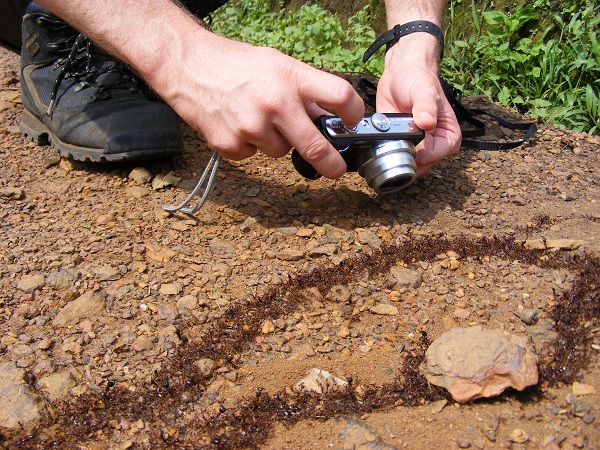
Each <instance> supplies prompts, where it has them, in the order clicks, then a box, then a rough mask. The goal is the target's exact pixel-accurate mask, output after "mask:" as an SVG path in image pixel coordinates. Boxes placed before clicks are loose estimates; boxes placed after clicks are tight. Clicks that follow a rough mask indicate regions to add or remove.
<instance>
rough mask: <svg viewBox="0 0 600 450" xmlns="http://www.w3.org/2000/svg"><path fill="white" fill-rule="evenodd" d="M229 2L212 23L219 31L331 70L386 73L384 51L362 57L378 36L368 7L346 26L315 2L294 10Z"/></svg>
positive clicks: (244, 0)
mask: <svg viewBox="0 0 600 450" xmlns="http://www.w3.org/2000/svg"><path fill="white" fill-rule="evenodd" d="M230 3H231V4H230V5H229V6H227V7H225V8H221V9H220V10H219V11H218V12H217V14H216V15H215V16H214V19H213V28H214V30H215V32H217V33H219V34H222V35H224V36H227V37H229V38H233V39H238V40H241V41H244V42H248V43H251V44H255V45H264V46H270V47H273V48H276V49H278V50H280V51H282V52H283V53H286V54H288V55H290V56H293V57H295V58H297V59H299V60H301V61H304V62H306V63H309V64H312V65H314V66H316V67H319V68H324V69H327V70H331V71H337V72H365V71H368V72H371V73H374V74H381V72H382V70H383V58H382V57H381V55H377V56H376V57H374V58H372V59H371V60H369V62H368V63H367V64H366V65H364V64H363V63H362V55H363V52H364V50H365V49H366V48H367V47H368V46H369V45H370V44H371V42H373V40H374V39H375V37H376V36H375V32H374V31H373V29H372V28H371V27H370V26H369V23H368V22H369V14H368V13H367V9H366V8H364V9H363V10H361V11H359V12H358V13H357V14H355V15H354V16H352V17H350V18H349V19H348V23H347V25H346V26H345V27H343V26H342V24H341V22H340V19H339V17H337V16H336V15H334V14H331V13H329V12H328V11H326V10H324V9H323V8H321V7H319V6H318V5H314V4H305V5H303V6H302V7H301V8H299V9H298V10H297V11H290V10H288V9H285V8H282V7H281V6H282V5H281V4H279V7H275V8H272V7H271V6H270V5H268V4H267V3H266V2H260V1H258V0H237V1H233V2H230Z"/></svg>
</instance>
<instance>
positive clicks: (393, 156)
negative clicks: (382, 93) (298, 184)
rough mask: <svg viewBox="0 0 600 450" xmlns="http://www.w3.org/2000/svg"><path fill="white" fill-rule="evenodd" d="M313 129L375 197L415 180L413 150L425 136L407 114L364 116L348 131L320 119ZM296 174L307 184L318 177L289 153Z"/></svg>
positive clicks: (338, 123) (333, 121)
mask: <svg viewBox="0 0 600 450" xmlns="http://www.w3.org/2000/svg"><path fill="white" fill-rule="evenodd" d="M315 125H316V126H317V128H318V129H319V131H320V132H321V133H322V134H323V136H325V137H326V138H327V140H328V141H329V142H331V144H332V145H333V146H334V147H335V148H336V149H337V150H338V151H339V152H340V155H342V157H343V158H344V161H346V165H347V166H348V172H358V173H359V175H361V176H362V177H364V178H365V179H366V180H367V183H368V185H369V186H370V187H371V189H373V190H374V191H375V192H377V193H378V194H387V193H390V192H395V191H398V190H400V189H403V188H405V187H406V186H408V185H409V184H410V183H412V182H413V181H414V179H415V178H416V175H415V169H416V167H417V166H416V164H415V159H414V157H415V155H416V151H415V146H416V145H417V144H418V143H419V142H421V140H422V139H423V137H424V136H425V133H424V132H423V130H421V129H420V128H419V127H417V126H416V125H415V122H414V120H413V118H412V115H410V114H400V113H389V114H382V113H373V114H366V115H365V116H364V117H363V119H362V120H361V121H360V123H359V124H358V125H356V126H355V127H354V128H348V127H347V126H346V125H344V123H343V122H342V119H340V118H339V117H336V116H325V115H324V116H321V117H319V118H318V119H317V120H315ZM292 162H293V164H294V167H295V168H296V170H297V171H298V173H299V174H300V175H302V176H304V177H305V178H308V179H310V180H316V179H317V178H319V177H320V176H321V175H320V174H319V173H318V172H317V171H316V170H315V169H314V167H312V166H311V165H310V164H309V163H308V162H306V160H304V159H303V158H302V156H300V154H299V153H298V152H297V151H296V150H294V151H293V152H292Z"/></svg>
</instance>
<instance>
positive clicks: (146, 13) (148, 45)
mask: <svg viewBox="0 0 600 450" xmlns="http://www.w3.org/2000/svg"><path fill="white" fill-rule="evenodd" d="M39 3H40V4H41V5H42V6H44V7H45V8H47V9H48V10H50V11H51V12H53V13H54V14H56V15H58V16H59V17H61V18H62V19H63V20H65V21H67V22H69V23H70V24H71V25H72V26H73V27H74V28H77V29H78V30H80V31H81V32H82V33H84V34H85V35H86V36H87V37H89V38H90V39H91V40H92V41H93V42H94V43H96V44H97V45H99V46H100V47H102V48H104V49H105V50H106V51H107V52H109V53H111V54H112V55H114V56H116V57H117V58H119V59H120V60H122V61H123V62H125V63H127V64H129V65H130V66H131V67H133V68H134V69H135V70H136V71H137V72H138V73H139V74H140V75H141V76H142V77H143V78H145V79H146V80H147V81H148V82H149V84H150V85H151V86H152V87H154V88H155V89H156V90H157V91H159V93H160V94H161V95H164V94H166V92H164V90H166V89H168V85H169V83H168V81H169V80H168V78H169V76H171V75H172V76H175V72H176V71H177V70H181V66H183V65H184V63H185V61H184V60H183V59H184V55H188V56H189V55H190V54H192V53H195V54H196V55H197V56H199V55H198V53H201V52H204V53H205V55H202V56H203V57H204V58H206V60H207V61H208V60H210V59H211V58H210V52H211V49H214V48H215V45H212V44H208V42H207V41H211V40H214V39H219V38H218V37H217V36H215V35H213V34H212V33H210V32H208V31H207V30H205V29H203V28H202V27H200V26H198V23H197V21H196V19H195V18H193V17H192V16H190V15H189V14H188V13H187V12H186V11H185V10H183V9H182V8H180V7H179V6H178V5H176V4H175V3H174V2H173V1H171V0H95V1H88V0H39ZM203 42H206V44H204V45H203ZM191 45H195V46H196V48H194V49H190V48H189V47H190V46H191ZM212 51H214V50H212ZM169 68H170V69H169ZM160 91H163V92H160Z"/></svg>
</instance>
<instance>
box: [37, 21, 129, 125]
mask: <svg viewBox="0 0 600 450" xmlns="http://www.w3.org/2000/svg"><path fill="white" fill-rule="evenodd" d="M38 23H39V24H40V25H41V26H49V27H52V28H54V29H60V28H64V29H67V30H68V29H69V26H68V25H66V24H65V23H64V22H62V21H61V20H59V19H55V18H53V17H51V16H40V17H39V18H38ZM75 33H76V32H75V31H74V32H73V33H72V36H69V37H67V38H63V39H59V40H58V41H55V42H50V43H48V47H49V50H50V51H52V52H54V53H57V54H58V55H59V58H58V59H57V60H56V62H55V63H54V68H58V67H60V71H59V72H58V75H57V77H56V80H55V81H54V86H53V88H52V91H51V93H50V103H49V104H48V110H47V111H46V113H47V114H48V115H51V114H52V111H54V108H55V106H56V98H57V96H58V90H59V88H60V85H61V83H62V82H63V80H64V79H65V78H67V77H73V78H75V79H77V80H79V83H78V85H77V86H76V87H75V90H76V91H79V90H82V89H85V88H86V87H88V86H95V87H97V88H98V90H97V92H96V94H95V95H94V97H93V100H102V99H106V98H109V97H110V94H109V92H108V91H110V90H111V89H113V88H115V87H118V86H119V87H123V88H124V89H128V90H129V91H130V92H140V88H139V85H138V80H137V77H135V75H133V73H132V72H131V71H130V70H129V69H128V68H127V67H126V66H125V65H124V64H121V63H119V62H117V61H113V60H111V59H109V58H108V57H107V56H106V55H104V54H103V53H102V52H101V51H99V50H98V49H96V48H95V47H94V46H93V44H92V43H91V42H90V40H89V39H88V38H87V37H85V36H84V35H83V34H81V33H78V34H75ZM61 55H66V56H61ZM104 62H108V64H102V63H104ZM108 73H116V74H118V76H117V77H115V79H113V80H111V81H110V82H108V81H107V80H103V81H101V80H100V77H101V76H102V75H105V74H108Z"/></svg>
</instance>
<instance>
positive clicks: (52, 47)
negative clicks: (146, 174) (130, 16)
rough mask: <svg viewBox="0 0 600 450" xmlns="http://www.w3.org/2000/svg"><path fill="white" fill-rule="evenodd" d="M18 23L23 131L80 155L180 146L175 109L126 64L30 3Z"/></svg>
mask: <svg viewBox="0 0 600 450" xmlns="http://www.w3.org/2000/svg"><path fill="white" fill-rule="evenodd" d="M22 31H23V47H22V51H21V99H22V102H23V106H24V111H23V118H22V121H21V125H20V129H21V132H22V133H23V134H25V135H27V136H29V137H30V138H31V139H33V140H34V141H35V142H37V143H38V144H39V145H47V144H51V145H52V146H53V147H54V148H55V149H56V150H58V152H59V153H60V155H61V156H63V157H67V158H72V159H75V160H78V161H87V160H89V161H94V162H109V161H124V160H135V159H142V158H143V159H148V158H157V157H165V156H173V155H176V154H180V153H181V152H182V148H183V137H182V132H181V129H180V122H179V118H178V116H177V115H176V114H175V112H174V111H173V110H172V109H171V108H170V107H168V106H167V105H166V104H165V103H163V102H162V101H159V100H157V99H156V97H155V96H153V94H152V93H151V92H150V90H149V88H147V86H146V85H145V84H144V83H143V82H142V81H141V80H140V79H139V78H138V77H137V76H136V75H135V74H134V73H133V72H132V71H131V69H129V68H128V67H127V66H125V65H124V64H122V63H120V62H118V61H115V60H114V59H113V58H112V57H111V56H109V55H108V54H106V53H105V52H103V51H102V50H100V49H99V48H98V47H96V46H94V45H93V44H92V43H91V42H90V41H89V40H88V39H87V38H86V37H85V36H83V35H82V34H80V33H79V32H78V31H76V30H74V29H73V28H71V27H70V26H69V25H67V23H66V22H64V21H62V20H60V19H59V18H57V17H56V16H54V15H52V14H51V13H50V12H48V11H47V10H46V9H44V8H42V7H41V6H39V5H37V4H36V3H30V4H29V6H28V7H27V9H26V11H25V15H24V16H23V27H22Z"/></svg>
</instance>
